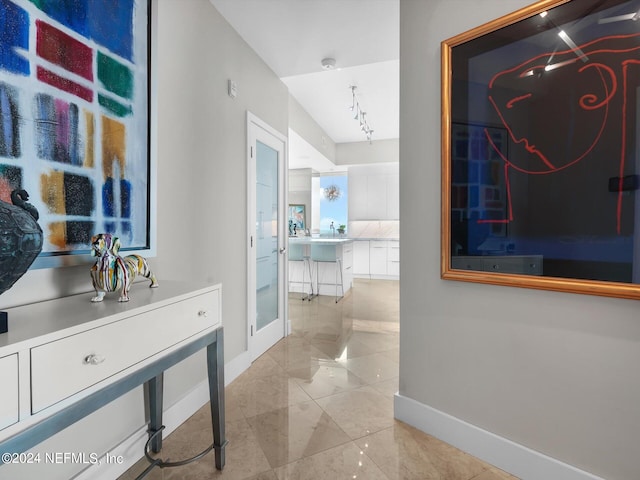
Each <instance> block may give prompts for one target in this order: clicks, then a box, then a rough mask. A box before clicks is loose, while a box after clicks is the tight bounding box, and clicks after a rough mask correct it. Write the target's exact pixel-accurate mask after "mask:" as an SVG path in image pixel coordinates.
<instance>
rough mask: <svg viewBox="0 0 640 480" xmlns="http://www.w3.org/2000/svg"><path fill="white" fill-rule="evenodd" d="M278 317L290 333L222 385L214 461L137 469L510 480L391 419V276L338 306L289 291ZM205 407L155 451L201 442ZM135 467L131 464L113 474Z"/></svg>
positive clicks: (167, 474) (171, 451) (175, 454)
mask: <svg viewBox="0 0 640 480" xmlns="http://www.w3.org/2000/svg"><path fill="white" fill-rule="evenodd" d="M289 317H290V319H291V323H292V330H293V332H292V334H291V335H290V336H289V337H287V338H285V339H283V340H281V341H280V342H278V343H277V344H276V345H275V346H273V347H272V348H271V349H270V350H269V351H267V352H266V353H265V354H264V355H263V356H262V357H260V358H259V359H258V360H256V361H255V362H254V363H253V365H252V366H251V367H250V368H249V369H248V370H247V371H245V372H244V373H243V374H242V375H240V376H239V377H238V378H237V379H236V380H234V381H233V382H232V383H231V384H230V385H229V386H228V387H227V388H226V415H227V424H226V428H227V439H228V441H229V445H228V447H227V452H226V453H227V463H226V466H225V469H224V471H223V472H219V471H216V470H215V467H214V465H213V453H209V454H207V455H206V456H205V457H203V458H202V459H201V460H199V461H198V462H195V463H193V464H190V465H187V466H183V467H180V468H174V469H164V470H159V469H155V470H153V471H152V472H151V473H150V474H149V475H148V476H147V477H146V478H147V479H149V480H160V479H194V480H195V479H197V480H201V479H208V478H213V479H217V478H220V479H233V480H249V479H250V480H324V479H327V480H335V479H349V480H352V479H365V480H376V479H380V480H396V479H398V480H400V479H402V480H405V479H406V480H409V479H412V480H413V479H415V480H428V479H438V480H471V479H473V480H507V479H514V477H512V476H510V475H508V474H506V473H504V472H502V471H500V470H498V469H496V468H494V467H492V466H490V465H488V464H486V463H484V462H482V461H480V460H478V459H477V458H474V457H472V456H470V455H468V454H466V453H464V452H461V451H460V450H457V449H456V448H454V447H452V446H450V445H447V444H446V443H443V442H441V441H439V440H437V439H435V438H434V437H431V436H429V435H426V434H424V433H422V432H420V431H418V430H416V429H414V428H412V427H410V426H408V425H406V424H404V423H402V422H399V421H397V420H394V418H393V394H394V393H395V392H396V391H397V389H398V333H399V332H398V331H399V283H398V282H396V281H386V280H356V281H355V284H354V288H353V289H352V290H351V292H350V293H349V294H348V295H347V296H346V297H345V298H344V299H342V300H341V301H340V302H339V303H338V304H336V303H335V302H334V298H333V297H317V298H315V299H313V300H312V301H311V302H309V301H302V300H300V295H299V294H292V295H291V296H290V298H289ZM208 408H209V407H208V406H205V407H203V408H202V409H201V410H200V411H198V412H197V413H196V414H195V415H194V416H193V417H191V418H190V419H189V420H188V421H187V422H185V423H184V424H183V425H181V426H180V427H179V428H178V429H176V431H175V432H173V433H172V434H171V435H169V436H168V437H167V438H166V439H165V441H164V447H163V451H162V454H161V456H162V457H163V458H165V459H167V458H169V459H171V458H174V459H179V458H187V457H189V456H191V455H194V454H196V453H198V452H200V451H201V450H203V449H204V448H205V447H206V446H207V445H210V444H211V441H212V437H211V428H210V423H209V421H210V420H209V410H208ZM146 466H147V463H146V461H144V460H142V461H140V462H138V464H137V465H135V466H134V467H132V468H131V469H130V470H129V471H128V472H127V473H126V474H125V475H123V476H122V477H121V480H131V479H134V478H135V477H136V476H137V475H138V474H140V473H141V472H142V471H144V469H145V468H146Z"/></svg>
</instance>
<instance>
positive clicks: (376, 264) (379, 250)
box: [369, 240, 388, 278]
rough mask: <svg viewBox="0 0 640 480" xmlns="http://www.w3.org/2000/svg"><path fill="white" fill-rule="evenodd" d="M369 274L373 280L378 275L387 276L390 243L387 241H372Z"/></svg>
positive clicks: (370, 243)
mask: <svg viewBox="0 0 640 480" xmlns="http://www.w3.org/2000/svg"><path fill="white" fill-rule="evenodd" d="M369 245H370V250H369V273H370V274H371V277H372V278H375V276H376V275H385V276H386V275H387V258H388V252H387V250H388V243H387V241H386V240H371V241H370V242H369Z"/></svg>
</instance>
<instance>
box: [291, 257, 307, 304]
mask: <svg viewBox="0 0 640 480" xmlns="http://www.w3.org/2000/svg"><path fill="white" fill-rule="evenodd" d="M304 247H305V246H304V245H292V244H289V261H290V262H302V293H305V288H304V286H305V285H306V283H307V282H306V281H305V277H306V273H307V271H308V272H309V290H310V291H311V293H307V294H306V295H303V296H302V301H303V302H304V301H305V300H309V301H311V298H312V297H313V277H312V276H311V260H310V258H309V255H305V248H304ZM289 290H291V278H289Z"/></svg>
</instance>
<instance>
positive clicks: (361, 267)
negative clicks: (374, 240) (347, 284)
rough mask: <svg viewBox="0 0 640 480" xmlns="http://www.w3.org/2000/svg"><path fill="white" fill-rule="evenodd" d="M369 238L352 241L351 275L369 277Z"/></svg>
mask: <svg viewBox="0 0 640 480" xmlns="http://www.w3.org/2000/svg"><path fill="white" fill-rule="evenodd" d="M369 274H370V273H369V240H356V241H354V242H353V275H354V276H355V277H366V278H369Z"/></svg>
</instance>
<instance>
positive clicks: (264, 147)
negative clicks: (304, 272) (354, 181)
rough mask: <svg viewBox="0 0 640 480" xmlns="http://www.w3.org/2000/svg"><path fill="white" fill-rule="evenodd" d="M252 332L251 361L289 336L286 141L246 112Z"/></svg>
mask: <svg viewBox="0 0 640 480" xmlns="http://www.w3.org/2000/svg"><path fill="white" fill-rule="evenodd" d="M247 138H248V142H247V143H248V144H247V147H248V148H247V150H248V151H247V158H248V168H247V171H248V188H247V191H248V210H249V212H248V218H249V227H248V231H249V239H248V248H249V255H248V258H249V262H248V265H249V268H248V296H247V298H248V307H247V308H248V309H247V311H248V317H249V325H248V335H249V340H248V344H249V351H250V353H251V361H253V360H255V359H256V358H258V357H259V356H260V355H262V354H263V353H264V352H265V351H266V350H267V349H269V348H270V347H271V346H272V345H274V344H275V343H276V342H277V341H278V340H280V339H281V338H283V337H284V336H285V335H286V330H285V325H286V322H285V317H286V298H287V297H286V295H287V288H286V285H287V283H286V275H287V274H286V268H285V266H286V259H287V255H286V246H287V237H286V232H285V225H286V221H285V213H286V209H285V201H286V192H287V189H286V175H285V171H286V151H287V150H286V146H287V139H286V137H285V136H283V135H282V134H281V133H279V132H277V131H276V130H274V129H273V128H271V127H270V126H269V125H267V124H266V123H264V122H262V121H261V120H260V119H259V118H257V117H256V116H255V115H253V114H251V113H249V112H247Z"/></svg>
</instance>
